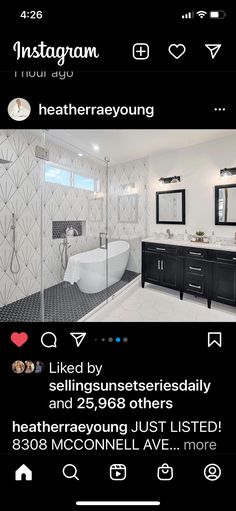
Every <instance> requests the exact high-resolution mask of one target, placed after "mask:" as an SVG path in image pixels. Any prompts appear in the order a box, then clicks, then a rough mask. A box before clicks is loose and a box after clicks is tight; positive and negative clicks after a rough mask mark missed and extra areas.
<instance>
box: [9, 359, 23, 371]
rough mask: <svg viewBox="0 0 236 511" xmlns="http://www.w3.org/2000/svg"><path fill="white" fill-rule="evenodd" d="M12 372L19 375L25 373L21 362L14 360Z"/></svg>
mask: <svg viewBox="0 0 236 511" xmlns="http://www.w3.org/2000/svg"><path fill="white" fill-rule="evenodd" d="M12 371H13V373H15V374H21V373H23V372H24V371H25V364H24V362H22V360H16V361H15V362H13V364H12Z"/></svg>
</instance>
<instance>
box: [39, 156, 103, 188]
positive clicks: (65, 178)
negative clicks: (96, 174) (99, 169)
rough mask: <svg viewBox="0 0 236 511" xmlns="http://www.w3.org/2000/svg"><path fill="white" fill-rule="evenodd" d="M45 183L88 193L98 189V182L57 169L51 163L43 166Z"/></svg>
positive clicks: (63, 169)
mask: <svg viewBox="0 0 236 511" xmlns="http://www.w3.org/2000/svg"><path fill="white" fill-rule="evenodd" d="M45 181H46V182H47V183H55V184H58V185H62V186H72V187H74V188H80V189H81V190H88V191H90V192H95V191H98V188H99V187H100V184H99V181H98V180H97V179H93V178H92V177H88V176H81V175H80V174H77V173H76V172H72V171H71V170H68V169H65V168H63V167H62V168H61V167H58V166H56V165H53V164H51V163H47V164H46V165H45Z"/></svg>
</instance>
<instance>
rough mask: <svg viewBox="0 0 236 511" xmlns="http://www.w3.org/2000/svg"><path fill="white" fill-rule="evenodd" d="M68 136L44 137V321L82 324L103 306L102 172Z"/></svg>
mask: <svg viewBox="0 0 236 511" xmlns="http://www.w3.org/2000/svg"><path fill="white" fill-rule="evenodd" d="M75 133H76V131H75ZM68 136H69V140H70V137H71V138H73V141H75V136H76V135H75V134H74V133H73V131H72V132H71V133H70V132H69V131H67V132H62V131H60V136H58V134H57V130H50V131H49V132H46V134H45V150H46V152H47V159H46V160H44V189H43V210H42V212H43V266H42V271H43V287H44V292H43V300H44V320H45V321H63V322H66V321H80V320H84V319H85V318H86V317H87V316H88V315H89V314H91V313H93V312H94V311H95V310H97V308H98V307H99V306H101V305H103V304H105V303H106V301H107V225H106V222H107V214H106V210H107V197H106V188H107V178H106V168H105V165H104V161H103V160H99V159H98V158H94V157H93V156H91V155H89V154H85V152H84V150H83V148H81V145H80V141H79V140H78V141H76V145H75V144H72V143H70V142H68Z"/></svg>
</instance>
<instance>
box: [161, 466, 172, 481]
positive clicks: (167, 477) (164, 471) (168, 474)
mask: <svg viewBox="0 0 236 511" xmlns="http://www.w3.org/2000/svg"><path fill="white" fill-rule="evenodd" d="M173 477H174V471H173V467H170V466H169V465H168V464H167V463H163V465H161V467H158V468H157V479H159V481H171V479H173Z"/></svg>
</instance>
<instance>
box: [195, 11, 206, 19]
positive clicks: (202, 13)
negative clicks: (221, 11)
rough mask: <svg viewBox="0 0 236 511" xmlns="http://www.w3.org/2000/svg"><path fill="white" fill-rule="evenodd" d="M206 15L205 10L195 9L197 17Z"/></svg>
mask: <svg viewBox="0 0 236 511" xmlns="http://www.w3.org/2000/svg"><path fill="white" fill-rule="evenodd" d="M206 15H207V12H206V11H197V16H199V18H201V19H202V18H205V16H206Z"/></svg>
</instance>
